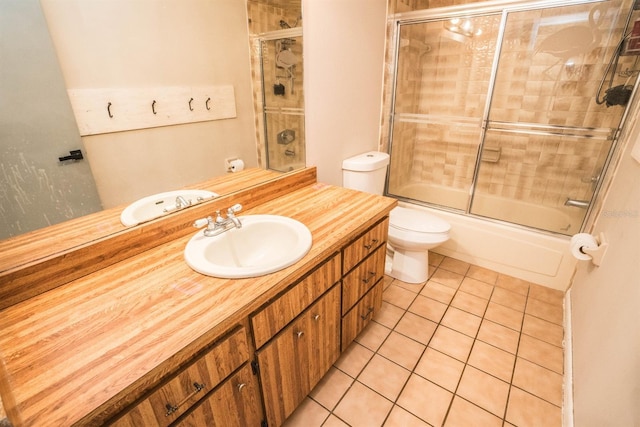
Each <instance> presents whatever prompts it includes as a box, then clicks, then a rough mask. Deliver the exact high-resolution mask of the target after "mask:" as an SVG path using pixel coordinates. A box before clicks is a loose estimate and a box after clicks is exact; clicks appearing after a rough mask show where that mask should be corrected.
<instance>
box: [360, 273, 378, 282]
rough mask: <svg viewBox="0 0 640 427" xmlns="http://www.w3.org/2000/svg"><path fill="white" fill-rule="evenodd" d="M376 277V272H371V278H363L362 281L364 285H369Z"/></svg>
mask: <svg viewBox="0 0 640 427" xmlns="http://www.w3.org/2000/svg"><path fill="white" fill-rule="evenodd" d="M374 277H376V272H375V271H370V272H369V277H365V278H363V279H362V281H363V282H364V283H369V282H370V281H371V279H373V278H374Z"/></svg>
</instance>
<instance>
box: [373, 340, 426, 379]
mask: <svg viewBox="0 0 640 427" xmlns="http://www.w3.org/2000/svg"><path fill="white" fill-rule="evenodd" d="M425 347H426V346H425V345H424V344H421V343H419V342H417V341H414V340H412V339H411V338H409V337H406V336H404V335H402V334H399V333H398V332H395V331H393V332H391V334H390V335H389V337H387V339H386V341H385V342H384V344H382V347H380V349H379V350H378V354H380V355H382V356H384V357H386V358H387V359H389V360H391V361H392V362H394V363H397V364H398V365H400V366H402V367H403V368H406V369H408V370H413V368H414V367H415V366H416V363H418V360H420V356H422V353H424V349H425Z"/></svg>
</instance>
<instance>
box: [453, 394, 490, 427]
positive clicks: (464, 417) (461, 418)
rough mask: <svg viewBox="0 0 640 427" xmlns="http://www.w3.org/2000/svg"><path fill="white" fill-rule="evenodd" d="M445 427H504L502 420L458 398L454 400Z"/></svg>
mask: <svg viewBox="0 0 640 427" xmlns="http://www.w3.org/2000/svg"><path fill="white" fill-rule="evenodd" d="M444 425H445V427H470V426H473V427H502V418H498V417H496V416H495V415H493V414H491V413H489V412H487V411H485V410H484V409H482V408H480V407H478V406H476V405H474V404H473V403H470V402H468V401H466V400H464V399H462V398H461V397H460V396H456V397H454V398H453V403H452V404H451V409H450V410H449V415H447V420H446V421H445V423H444Z"/></svg>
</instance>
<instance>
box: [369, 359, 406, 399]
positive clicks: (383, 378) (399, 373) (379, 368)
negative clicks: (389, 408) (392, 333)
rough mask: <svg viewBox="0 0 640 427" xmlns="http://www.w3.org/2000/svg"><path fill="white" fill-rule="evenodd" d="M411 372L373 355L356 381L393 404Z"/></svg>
mask: <svg viewBox="0 0 640 427" xmlns="http://www.w3.org/2000/svg"><path fill="white" fill-rule="evenodd" d="M410 374H411V372H410V371H409V370H407V369H405V368H403V367H402V366H400V365H397V364H395V363H393V362H392V361H390V360H389V359H386V358H384V357H382V356H380V355H377V354H376V355H374V356H373V358H372V359H371V361H370V362H369V364H368V365H367V366H366V367H365V368H364V370H363V371H362V373H361V374H360V376H359V377H358V381H360V382H361V383H362V384H364V385H366V386H367V387H369V388H370V389H372V390H373V391H376V392H377V393H378V394H380V395H382V396H384V397H386V398H387V399H389V400H390V401H392V402H394V401H395V400H396V399H397V398H398V395H399V394H400V391H401V390H402V388H403V387H404V385H405V383H406V382H407V379H409V375H410Z"/></svg>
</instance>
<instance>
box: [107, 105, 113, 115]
mask: <svg viewBox="0 0 640 427" xmlns="http://www.w3.org/2000/svg"><path fill="white" fill-rule="evenodd" d="M107 114H109V118H110V119H112V118H113V114H111V103H110V102H109V103H108V104H107Z"/></svg>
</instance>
